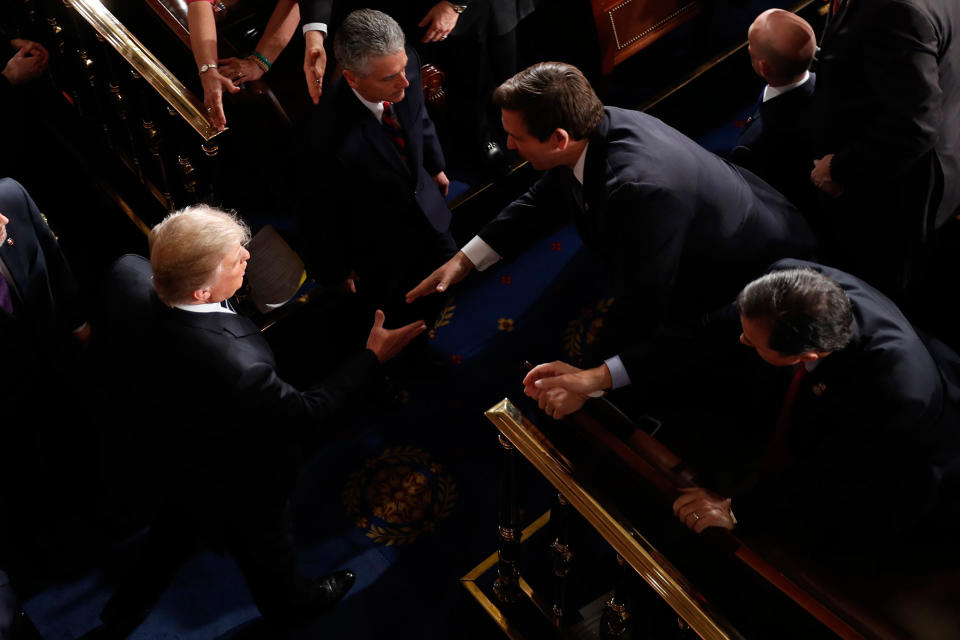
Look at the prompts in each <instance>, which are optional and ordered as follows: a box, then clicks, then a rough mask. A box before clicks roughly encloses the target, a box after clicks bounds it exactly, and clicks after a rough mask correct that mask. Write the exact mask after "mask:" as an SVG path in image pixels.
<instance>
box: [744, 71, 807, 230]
mask: <svg viewBox="0 0 960 640" xmlns="http://www.w3.org/2000/svg"><path fill="white" fill-rule="evenodd" d="M816 81H817V76H816V74H813V73H811V74H810V77H809V78H808V79H807V81H806V82H804V83H803V84H801V85H800V86H799V87H796V88H794V89H791V90H790V91H788V92H787V93H782V94H780V95H778V96H776V97H774V98H771V99H770V100H767V101H766V102H761V103H760V106H759V107H758V109H757V111H756V113H754V114H752V117H751V118H750V120H749V121H748V122H747V126H746V128H745V129H744V130H743V133H742V134H741V135H740V139H739V140H738V141H737V146H736V147H735V148H734V149H733V152H732V153H731V159H732V160H733V161H734V162H736V163H737V164H738V165H740V166H741V167H744V168H746V169H749V170H750V171H753V172H754V173H755V174H757V175H758V176H760V177H761V178H763V179H764V180H766V181H767V182H768V183H769V184H770V186H772V187H773V188H775V189H777V190H778V191H779V192H780V193H782V194H783V195H785V196H787V198H788V199H789V200H790V202H792V203H794V204H795V205H796V206H797V207H799V208H800V209H801V210H803V211H804V212H808V211H810V210H812V209H815V208H816V207H817V194H816V191H815V189H814V187H813V184H812V183H811V182H810V171H811V169H813V144H814V143H813V140H814V131H813V91H814V87H815V85H816Z"/></svg>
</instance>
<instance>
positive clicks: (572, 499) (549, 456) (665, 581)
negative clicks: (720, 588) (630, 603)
mask: <svg viewBox="0 0 960 640" xmlns="http://www.w3.org/2000/svg"><path fill="white" fill-rule="evenodd" d="M485 415H486V416H487V418H488V419H489V420H490V421H491V422H492V423H493V424H494V425H496V427H497V429H499V430H500V433H502V434H503V435H504V437H506V438H507V439H508V440H509V441H510V444H512V445H513V446H514V447H515V448H516V449H517V450H518V451H519V452H520V453H521V454H523V456H524V457H525V458H526V459H527V460H528V461H530V463H531V464H533V466H534V467H535V468H536V469H537V471H539V472H540V473H541V475H543V477H544V478H546V479H547V480H548V481H549V482H550V484H552V485H553V486H554V487H555V488H556V489H557V490H558V491H559V492H560V493H562V494H563V496H564V497H565V498H566V499H567V500H568V501H569V503H570V504H571V505H573V507H574V508H575V509H576V510H577V511H579V512H580V514H581V515H582V516H583V517H584V518H586V520H587V521H588V522H589V523H590V525H591V526H592V527H593V528H594V529H596V531H597V532H598V533H599V534H600V535H601V536H603V538H604V539H605V540H606V541H607V543H609V544H610V546H611V547H612V548H613V549H614V550H615V551H616V552H617V553H618V554H620V556H621V557H622V558H623V559H624V560H626V561H627V563H628V564H629V565H630V566H631V567H633V570H634V571H636V572H637V574H639V575H640V577H642V578H643V579H644V580H645V581H646V582H647V584H649V585H650V586H651V587H652V588H653V589H654V590H655V591H656V592H657V593H658V594H659V595H660V597H661V598H663V600H664V601H665V602H666V603H667V604H669V605H670V606H671V607H672V608H673V610H674V611H676V612H677V614H678V615H679V616H680V617H682V618H683V619H684V620H685V621H686V622H687V624H689V625H690V627H691V628H692V629H693V630H694V631H696V632H697V633H698V634H699V635H700V637H701V638H704V639H705V640H736V639H740V640H742V638H743V636H741V635H740V633H739V632H738V631H737V630H736V629H735V628H734V627H733V625H731V624H730V623H729V622H728V621H727V620H725V619H724V618H723V616H721V615H720V614H719V613H717V612H716V611H714V610H712V609H711V607H710V606H709V605H708V604H706V600H705V599H704V598H703V597H702V596H701V595H700V594H699V593H698V592H697V590H696V589H695V588H694V587H693V585H692V584H690V582H689V581H688V580H687V579H686V578H685V577H684V576H683V574H682V573H680V571H679V570H678V569H677V568H676V567H674V566H673V564H672V563H671V562H670V561H669V560H668V559H667V558H666V557H664V556H663V554H661V553H660V552H659V551H658V550H657V549H656V548H655V547H654V546H653V545H652V544H651V543H650V542H649V541H648V540H647V539H646V538H645V537H644V536H643V535H642V534H641V533H640V532H639V531H637V530H636V529H633V530H632V531H631V530H628V529H627V528H626V527H624V526H623V524H621V523H620V522H619V521H618V520H617V519H616V518H615V517H614V516H612V515H611V514H610V513H609V512H608V511H607V510H606V509H604V507H603V506H602V505H601V504H599V503H598V502H597V501H596V500H595V499H594V498H593V496H591V495H590V493H589V492H587V491H586V489H584V488H583V487H581V486H580V484H579V483H578V482H577V481H576V480H575V479H574V478H573V476H572V475H571V474H570V472H569V468H568V465H567V464H566V463H565V461H564V460H563V459H562V456H558V455H557V453H556V452H554V451H551V450H550V448H549V447H548V446H547V444H546V443H545V442H544V440H543V438H538V437H537V435H536V434H537V433H539V432H538V431H537V429H536V427H534V426H533V425H532V424H531V423H530V422H529V421H528V420H527V419H526V418H524V417H523V415H522V414H521V413H520V410H519V409H517V407H516V406H514V404H513V403H511V402H510V400H508V399H504V400H502V401H501V402H499V403H498V404H496V405H494V406H493V407H491V408H490V409H489V410H487V411H486V413H485Z"/></svg>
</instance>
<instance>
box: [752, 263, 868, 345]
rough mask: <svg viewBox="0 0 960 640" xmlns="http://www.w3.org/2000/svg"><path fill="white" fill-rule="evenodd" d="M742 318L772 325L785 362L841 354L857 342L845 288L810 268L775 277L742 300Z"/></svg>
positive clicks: (770, 276)
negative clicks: (820, 354)
mask: <svg viewBox="0 0 960 640" xmlns="http://www.w3.org/2000/svg"><path fill="white" fill-rule="evenodd" d="M737 306H738V307H740V314H741V315H743V316H744V317H747V318H750V319H751V320H759V321H763V322H766V323H768V325H769V327H770V338H769V340H768V342H769V345H768V346H769V347H770V348H771V349H773V350H774V351H777V352H778V353H780V354H781V355H784V356H796V355H800V354H801V353H804V352H805V351H824V352H830V351H839V350H840V349H843V348H844V347H846V346H847V345H848V344H850V340H852V339H853V304H852V303H851V302H850V298H849V297H848V296H847V294H846V292H845V291H844V290H843V288H842V287H841V286H840V285H839V284H837V282H836V281H835V280H833V279H832V278H830V277H829V276H827V275H824V274H822V273H820V272H819V271H814V270H813V269H811V268H809V267H800V268H795V269H784V270H783V271H773V272H771V273H768V274H767V275H765V276H763V277H761V278H757V279H756V280H754V281H753V282H751V283H750V284H748V285H747V286H746V287H744V289H743V291H741V292H740V295H739V296H738V297H737Z"/></svg>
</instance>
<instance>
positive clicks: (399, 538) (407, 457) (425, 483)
mask: <svg viewBox="0 0 960 640" xmlns="http://www.w3.org/2000/svg"><path fill="white" fill-rule="evenodd" d="M343 501H344V505H345V506H346V508H347V511H348V512H349V513H350V515H351V516H353V518H354V522H355V523H356V525H357V526H358V527H360V528H361V529H364V530H365V534H366V536H367V537H368V538H370V539H371V540H373V541H374V542H376V543H377V544H383V545H387V546H390V545H395V544H396V545H402V544H410V543H412V542H414V541H415V540H416V539H417V538H419V537H420V535H421V534H423V533H432V532H433V531H435V530H436V528H437V522H438V521H440V520H442V519H444V518H447V517H449V516H450V514H451V513H452V512H453V507H454V505H455V504H456V501H457V485H456V483H454V481H453V477H452V476H450V475H448V474H444V473H443V466H442V465H441V464H440V463H439V462H435V461H434V460H433V459H432V457H431V456H430V454H429V453H428V452H426V451H424V450H423V449H420V448H418V447H414V446H410V445H404V446H397V447H390V448H388V449H386V450H384V451H383V453H381V454H380V455H379V456H377V457H375V458H367V460H365V461H364V465H363V468H362V469H358V470H357V471H354V472H353V473H351V474H350V476H349V477H348V478H347V483H346V486H345V487H344V490H343Z"/></svg>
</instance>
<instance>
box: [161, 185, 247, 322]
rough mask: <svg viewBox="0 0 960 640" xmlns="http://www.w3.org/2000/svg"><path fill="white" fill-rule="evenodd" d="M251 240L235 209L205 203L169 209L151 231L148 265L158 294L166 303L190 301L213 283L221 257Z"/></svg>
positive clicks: (219, 266)
mask: <svg viewBox="0 0 960 640" xmlns="http://www.w3.org/2000/svg"><path fill="white" fill-rule="evenodd" d="M249 241H250V228H249V227H248V226H247V225H246V223H244V222H243V221H242V220H240V218H238V217H237V215H236V214H235V213H232V212H229V211H223V210H222V209H217V208H216V207H210V206H207V205H204V204H201V205H194V206H191V207H187V208H185V209H181V210H180V211H176V212H174V213H171V214H170V215H168V216H167V217H166V218H164V219H163V221H162V222H160V223H159V224H158V225H157V226H155V227H154V228H153V229H152V230H151V231H150V268H151V269H152V271H153V288H154V289H155V290H156V292H157V297H159V298H160V300H162V301H163V303H164V304H166V305H167V306H173V305H176V304H183V303H185V302H189V301H190V298H191V296H192V295H193V292H194V291H197V290H198V289H203V288H204V287H207V286H210V284H211V283H213V282H214V281H215V280H216V278H217V275H218V274H219V272H220V268H221V263H222V262H223V259H224V257H226V255H227V253H229V252H230V250H231V249H233V248H234V247H236V246H237V244H241V245H245V244H247V243H248V242H249Z"/></svg>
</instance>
